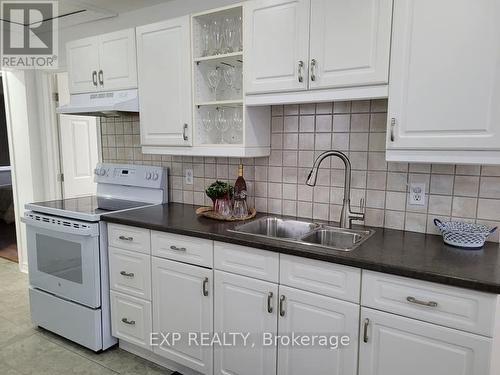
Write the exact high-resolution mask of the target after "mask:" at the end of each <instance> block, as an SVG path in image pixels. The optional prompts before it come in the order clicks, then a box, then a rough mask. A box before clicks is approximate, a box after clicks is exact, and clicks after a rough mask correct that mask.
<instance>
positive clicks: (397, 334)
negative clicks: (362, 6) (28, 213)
mask: <svg viewBox="0 0 500 375" xmlns="http://www.w3.org/2000/svg"><path fill="white" fill-rule="evenodd" d="M398 1H399V0H398ZM418 1H421V0H418ZM361 330H362V332H361V335H360V336H361V337H360V344H359V348H360V349H359V350H360V361H359V375H401V374H405V375H421V374H426V375H458V374H461V375H462V374H463V375H466V374H470V375H472V374H474V375H489V374H490V371H489V369H490V352H491V346H492V345H491V339H488V338H486V337H483V336H476V335H473V334H470V333H466V332H461V331H457V330H453V329H450V328H445V327H441V326H437V325H433V324H429V323H424V322H421V321H418V320H413V319H408V318H404V317H401V316H398V315H393V314H389V313H384V312H381V311H377V310H372V309H366V308H362V314H361ZM492 374H493V372H492Z"/></svg>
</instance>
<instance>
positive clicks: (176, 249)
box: [170, 245, 186, 251]
mask: <svg viewBox="0 0 500 375" xmlns="http://www.w3.org/2000/svg"><path fill="white" fill-rule="evenodd" d="M170 249H172V250H175V251H186V248H185V247H177V246H174V245H172V246H170Z"/></svg>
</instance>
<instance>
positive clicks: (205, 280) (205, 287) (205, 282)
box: [203, 277, 208, 297]
mask: <svg viewBox="0 0 500 375" xmlns="http://www.w3.org/2000/svg"><path fill="white" fill-rule="evenodd" d="M203 295H204V296H205V297H206V296H208V277H205V279H204V280H203Z"/></svg>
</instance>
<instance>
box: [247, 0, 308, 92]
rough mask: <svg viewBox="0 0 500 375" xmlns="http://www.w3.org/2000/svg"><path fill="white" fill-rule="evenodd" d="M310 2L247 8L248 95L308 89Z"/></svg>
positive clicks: (258, 2)
mask: <svg viewBox="0 0 500 375" xmlns="http://www.w3.org/2000/svg"><path fill="white" fill-rule="evenodd" d="M309 8H310V0H254V1H250V2H248V3H245V6H244V18H243V20H244V27H243V29H244V40H243V46H244V49H245V51H246V54H245V70H246V71H245V84H246V85H245V90H246V93H247V94H253V93H264V92H273V91H295V90H305V89H307V80H308V56H309Z"/></svg>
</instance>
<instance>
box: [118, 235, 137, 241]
mask: <svg viewBox="0 0 500 375" xmlns="http://www.w3.org/2000/svg"><path fill="white" fill-rule="evenodd" d="M118 239H120V240H122V241H133V240H134V237H127V236H120V237H118Z"/></svg>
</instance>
